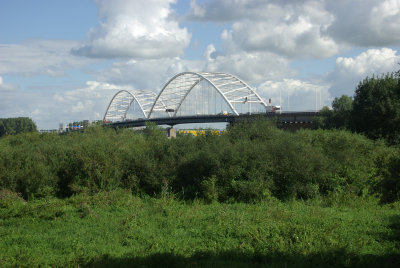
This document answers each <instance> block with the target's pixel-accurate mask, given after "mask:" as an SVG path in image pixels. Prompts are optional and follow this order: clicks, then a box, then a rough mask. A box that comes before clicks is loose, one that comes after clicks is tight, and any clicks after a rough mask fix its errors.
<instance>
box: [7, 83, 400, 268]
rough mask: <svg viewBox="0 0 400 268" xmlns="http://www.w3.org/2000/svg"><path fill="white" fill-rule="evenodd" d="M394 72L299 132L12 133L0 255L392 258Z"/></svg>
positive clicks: (396, 243) (396, 259)
mask: <svg viewBox="0 0 400 268" xmlns="http://www.w3.org/2000/svg"><path fill="white" fill-rule="evenodd" d="M396 79H398V76H393V75H392V76H385V77H380V78H371V79H366V80H364V81H363V82H361V83H360V85H359V86H358V88H357V91H356V94H355V97H354V100H353V99H352V98H350V97H346V96H342V97H341V98H339V99H335V101H334V103H333V105H332V107H333V110H329V109H327V108H326V109H324V110H323V111H322V113H321V116H320V117H319V118H318V119H317V120H316V127H317V128H318V129H316V130H300V131H298V132H296V133H291V132H286V131H282V130H279V129H277V128H276V127H275V126H274V125H273V124H272V123H271V122H266V121H262V120H256V121H252V122H242V123H239V124H236V125H234V126H232V127H229V128H228V130H227V131H226V132H224V133H222V135H213V134H212V132H206V133H205V135H202V136H197V137H192V136H189V135H181V136H178V137H177V138H176V139H168V138H167V137H166V135H165V133H164V132H162V131H161V130H160V129H159V128H158V127H156V126H154V125H149V126H148V127H147V128H146V129H145V130H144V131H143V132H140V133H139V132H134V131H132V130H128V129H117V130H114V129H110V128H103V127H102V126H99V125H97V126H93V127H89V128H87V129H85V130H84V131H83V132H82V133H76V132H73V133H66V134H63V135H59V134H54V133H53V134H49V133H45V134H39V133H37V132H31V133H20V134H16V132H9V133H7V135H5V136H3V137H1V138H0V237H1V239H0V266H1V267H14V266H27V267H28V266H29V267H36V266H56V267H58V266H77V267H80V266H92V267H110V266H117V267H121V266H142V267H148V266H160V267H165V266H170V267H187V266H200V267H209V266H226V267H228V266H229V267H231V266H234V267H235V266H236V267H246V266H272V267H287V266H296V267H315V266H320V267H327V266H330V267H336V266H337V267H368V266H369V267H377V266H379V267H399V266H400V149H399V146H398V144H399V143H398V141H399V139H398V133H400V132H399V131H398V130H399V129H398V126H399V125H400V124H397V123H396V122H397V121H396V120H398V118H399V117H398V116H397V112H396V111H397V110H396V109H397V108H396V107H397V106H398V105H399V104H398V103H400V101H399V102H397V100H398V99H396V96H397V95H396V94H398V93H397V92H398V91H396V90H399V89H398V80H396ZM396 81H397V82H396ZM396 83H397V84H396ZM382 87H383V88H385V90H384V91H385V92H386V93H382V96H384V97H382V96H381V97H380V98H377V99H375V97H376V95H377V94H378V93H377V92H379V90H380V88H382ZM388 88H389V89H388ZM378 95H379V94H378ZM366 104H370V105H372V106H373V105H377V107H375V108H370V106H369V105H366ZM399 107H400V106H399ZM374 109H377V110H378V111H375V112H374ZM363 113H365V114H366V115H368V116H367V117H363V116H364V114H363ZM377 115H379V116H380V117H384V116H386V115H388V117H386V118H382V119H381V120H382V122H378V121H377V119H376V118H375V119H374V116H377ZM392 115H395V116H392ZM357 116H359V117H357ZM355 118H357V124H359V125H357V124H356V123H355V122H356V121H354V120H355ZM366 120H372V121H370V122H375V123H376V124H372V125H366V124H364V123H365V122H366ZM385 120H386V121H385ZM362 122H364V123H362ZM360 126H368V128H366V129H363V128H361V127H360ZM386 126H388V129H386ZM352 131H353V132H352ZM22 132H24V131H22ZM356 132H359V133H361V134H357V133H356ZM11 134H15V135H11ZM364 135H365V136H364Z"/></svg>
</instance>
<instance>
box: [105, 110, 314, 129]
mask: <svg viewBox="0 0 400 268" xmlns="http://www.w3.org/2000/svg"><path fill="white" fill-rule="evenodd" d="M318 114H319V113H318V112H283V113H280V114H279V113H262V114H251V115H250V114H244V115H243V114H242V115H197V116H181V117H163V118H149V119H138V120H127V121H123V122H114V123H109V124H107V125H109V126H111V127H141V126H146V123H147V122H151V123H155V124H156V125H169V126H174V125H179V124H195V123H223V122H226V123H230V124H234V123H236V122H240V121H244V120H253V119H255V118H258V117H261V118H267V119H270V120H276V122H277V123H312V121H313V118H314V117H315V116H317V115H318Z"/></svg>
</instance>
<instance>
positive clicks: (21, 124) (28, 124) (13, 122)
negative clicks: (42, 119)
mask: <svg viewBox="0 0 400 268" xmlns="http://www.w3.org/2000/svg"><path fill="white" fill-rule="evenodd" d="M34 131H37V128H36V124H35V123H34V122H33V121H32V119H30V118H28V117H18V118H4V119H2V118H0V137H1V136H3V135H13V134H19V133H23V132H34Z"/></svg>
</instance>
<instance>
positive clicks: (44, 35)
mask: <svg viewBox="0 0 400 268" xmlns="http://www.w3.org/2000/svg"><path fill="white" fill-rule="evenodd" d="M399 63H400V0H335V1H331V0H197V1H194V0H192V1H189V0H146V1H142V0H0V118H7V117H19V116H24V117H30V118H32V119H33V120H34V122H35V123H36V124H37V126H38V129H55V128H58V126H59V124H60V123H63V124H66V123H69V122H73V121H81V120H101V119H102V118H103V116H104V113H105V111H106V109H107V105H108V103H109V102H110V100H111V98H112V97H113V95H114V94H115V93H116V92H118V91H119V90H121V89H127V90H142V89H143V90H152V91H154V92H156V93H157V92H159V91H160V90H161V88H162V87H163V85H164V84H165V83H166V82H167V81H168V80H169V79H170V78H171V77H173V76H174V75H176V74H178V73H180V72H184V71H194V72H203V71H207V72H227V73H231V74H233V75H236V76H238V77H239V78H241V79H242V80H244V81H246V82H247V84H249V85H251V86H252V88H253V89H255V90H256V92H257V93H259V94H260V96H261V97H262V98H264V99H269V98H271V99H272V102H273V104H275V105H281V106H282V110H283V111H288V110H292V111H306V110H315V109H320V108H321V107H322V106H330V105H331V102H332V100H333V99H334V98H335V97H340V96H341V95H343V94H345V95H349V96H353V95H354V90H355V88H356V87H357V85H358V83H359V82H360V81H362V80H363V79H364V78H366V77H367V76H372V75H375V76H379V75H382V74H386V73H390V72H393V71H396V70H398V69H400V65H399Z"/></svg>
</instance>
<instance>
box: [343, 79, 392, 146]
mask: <svg viewBox="0 0 400 268" xmlns="http://www.w3.org/2000/svg"><path fill="white" fill-rule="evenodd" d="M399 80H400V77H399V75H398V73H396V74H393V73H392V74H387V75H384V76H383V75H382V76H381V77H376V78H375V77H371V78H368V77H367V78H365V79H364V80H363V81H361V82H360V83H359V85H358V86H357V88H356V91H355V95H354V102H353V110H352V112H351V127H352V130H354V131H356V132H360V133H364V134H365V135H366V136H367V137H369V138H372V139H379V138H384V139H386V141H387V142H388V143H389V144H399V143H400V82H399Z"/></svg>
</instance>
